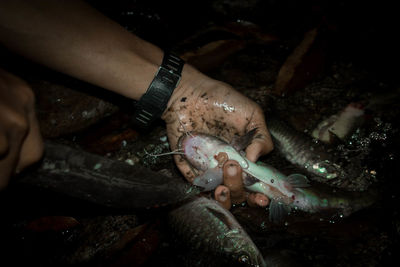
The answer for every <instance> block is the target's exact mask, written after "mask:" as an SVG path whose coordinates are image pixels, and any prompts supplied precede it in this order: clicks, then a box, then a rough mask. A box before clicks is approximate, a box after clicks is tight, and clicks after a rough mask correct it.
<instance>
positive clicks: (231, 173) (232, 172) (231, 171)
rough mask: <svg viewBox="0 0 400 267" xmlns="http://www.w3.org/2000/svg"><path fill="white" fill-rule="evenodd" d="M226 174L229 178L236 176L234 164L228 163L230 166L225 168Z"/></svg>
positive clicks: (236, 171) (236, 170)
mask: <svg viewBox="0 0 400 267" xmlns="http://www.w3.org/2000/svg"><path fill="white" fill-rule="evenodd" d="M226 173H227V174H228V175H229V176H236V175H237V173H238V169H237V166H236V164H233V163H230V164H229V165H228V167H226Z"/></svg>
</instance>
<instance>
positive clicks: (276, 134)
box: [267, 118, 345, 179]
mask: <svg viewBox="0 0 400 267" xmlns="http://www.w3.org/2000/svg"><path fill="white" fill-rule="evenodd" d="M267 125H268V129H269V132H270V133H271V136H272V139H273V142H274V145H275V148H276V149H277V150H278V151H279V152H280V153H281V154H282V155H283V156H284V157H285V158H286V159H287V160H288V161H289V162H291V163H292V164H294V165H297V166H298V167H301V168H303V169H305V170H306V171H307V172H310V173H312V174H314V175H316V176H318V177H322V178H324V179H335V178H338V177H343V176H344V175H345V171H344V170H343V168H342V167H341V165H340V164H339V163H338V162H337V159H336V158H335V157H334V156H333V155H332V153H327V151H328V149H327V148H326V147H324V146H323V145H322V144H318V143H316V142H313V140H312V139H311V138H310V137H308V136H306V135H305V134H302V133H299V132H297V131H296V130H294V129H292V128H291V127H289V126H288V125H286V124H285V123H283V122H282V121H280V120H277V119H274V118H269V119H268V120H267Z"/></svg>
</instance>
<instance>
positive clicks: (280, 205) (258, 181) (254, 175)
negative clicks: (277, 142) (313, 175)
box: [179, 129, 309, 221]
mask: <svg viewBox="0 0 400 267" xmlns="http://www.w3.org/2000/svg"><path fill="white" fill-rule="evenodd" d="M255 131H256V130H255V129H254V130H252V131H250V132H249V133H247V134H246V135H245V136H243V137H240V138H237V139H236V140H234V142H233V145H231V144H228V143H227V142H225V141H223V140H221V139H219V138H217V137H215V136H211V135H208V134H201V133H194V132H193V133H190V135H185V136H183V137H181V139H180V141H179V146H180V149H181V150H182V151H183V153H184V155H185V158H186V160H187V161H188V162H189V163H190V164H191V165H192V166H193V167H194V168H195V169H197V170H200V171H202V172H203V173H202V174H201V175H199V176H198V177H196V178H195V179H194V181H193V184H195V185H197V186H200V187H203V188H205V190H212V189H214V188H215V187H217V186H218V185H219V184H221V183H222V171H221V167H222V166H221V162H220V161H219V159H220V158H221V154H222V153H223V155H224V158H228V159H229V160H235V161H237V162H238V164H239V165H240V166H241V168H242V170H243V172H244V173H245V174H246V175H245V176H244V185H245V188H246V189H248V190H250V191H253V192H260V193H263V194H265V195H267V196H268V197H269V198H270V199H271V207H273V209H272V211H273V212H270V216H271V220H273V221H274V220H280V219H281V218H282V217H283V216H284V215H285V214H287V213H288V211H289V210H290V205H292V203H293V202H294V201H295V200H296V195H297V194H298V193H299V192H300V191H298V190H297V188H303V187H308V186H309V184H308V180H307V178H306V177H305V176H304V175H300V174H293V175H290V176H285V175H284V174H282V173H280V172H279V171H277V170H276V169H274V168H272V167H271V166H267V165H261V164H256V163H254V162H251V161H250V160H248V159H247V158H246V157H245V156H244V153H243V151H242V149H243V148H245V147H246V146H247V144H248V143H249V142H250V141H251V140H252V136H253V135H254V133H255ZM257 185H263V187H260V186H257Z"/></svg>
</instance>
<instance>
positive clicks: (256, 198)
mask: <svg viewBox="0 0 400 267" xmlns="http://www.w3.org/2000/svg"><path fill="white" fill-rule="evenodd" d="M269 202H270V201H269V198H268V197H267V196H266V195H264V194H261V193H251V194H249V195H248V196H247V204H249V206H250V207H266V206H268V204H269Z"/></svg>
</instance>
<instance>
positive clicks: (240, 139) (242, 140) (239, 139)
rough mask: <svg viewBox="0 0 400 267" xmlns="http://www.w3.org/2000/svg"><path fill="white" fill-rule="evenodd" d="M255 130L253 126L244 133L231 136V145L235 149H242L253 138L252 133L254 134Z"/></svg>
mask: <svg viewBox="0 0 400 267" xmlns="http://www.w3.org/2000/svg"><path fill="white" fill-rule="evenodd" d="M256 132H257V128H254V129H253V130H251V131H249V132H248V133H246V134H245V135H242V136H235V137H233V139H232V141H231V145H232V146H233V147H234V148H235V149H236V150H237V151H242V150H244V149H245V148H246V147H247V146H248V145H250V143H251V141H252V140H253V138H254V135H255V134H256Z"/></svg>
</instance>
